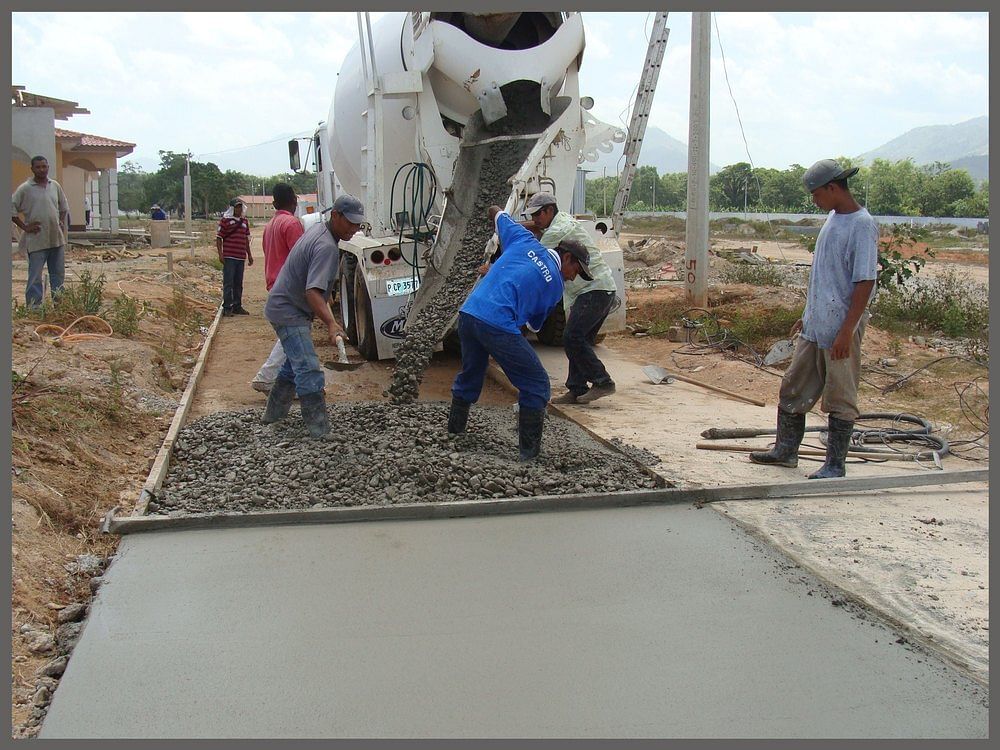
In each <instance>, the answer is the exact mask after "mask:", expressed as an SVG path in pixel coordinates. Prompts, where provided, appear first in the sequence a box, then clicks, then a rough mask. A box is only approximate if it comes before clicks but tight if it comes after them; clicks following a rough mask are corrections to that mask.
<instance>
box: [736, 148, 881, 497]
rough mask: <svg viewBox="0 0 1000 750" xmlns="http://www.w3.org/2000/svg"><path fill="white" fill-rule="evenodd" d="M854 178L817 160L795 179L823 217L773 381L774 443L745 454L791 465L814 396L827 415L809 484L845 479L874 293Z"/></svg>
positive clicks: (873, 227) (873, 240) (869, 223)
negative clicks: (800, 304)
mask: <svg viewBox="0 0 1000 750" xmlns="http://www.w3.org/2000/svg"><path fill="white" fill-rule="evenodd" d="M857 172H858V168H857V167H854V168H852V169H843V168H842V167H841V166H840V164H838V163H837V162H836V161H834V160H833V159H822V160H821V161H818V162H816V163H815V164H813V165H812V166H811V167H809V169H807V170H806V171H805V174H803V175H802V182H803V184H804V185H805V188H806V190H807V191H808V192H809V193H810V194H811V195H812V199H813V203H815V204H816V205H817V206H818V207H819V208H821V209H823V210H824V211H829V212H830V213H829V214H828V215H827V217H826V222H825V223H824V224H823V228H822V229H820V232H819V237H818V238H817V240H816V252H815V254H814V255H813V264H812V271H811V272H810V274H809V291H808V293H807V295H806V308H805V311H804V312H803V313H802V319H801V320H798V321H796V323H795V325H793V326H792V331H791V332H792V335H795V334H796V333H799V332H801V336H799V339H798V342H797V343H796V346H795V354H794V355H793V357H792V363H791V364H790V365H789V366H788V369H787V370H786V371H785V375H784V377H783V378H782V379H781V388H780V390H779V392H778V431H777V436H776V438H775V444H774V447H773V448H771V450H769V451H755V452H753V453H751V454H750V460H751V461H753V462H754V463H758V464H770V465H776V466H788V467H793V468H794V467H795V466H797V465H798V456H799V444H800V443H801V442H802V436H803V434H804V432H805V427H806V412H808V411H809V410H810V409H812V407H813V406H814V405H815V404H816V402H817V401H819V399H820V397H821V396H822V398H823V403H822V409H823V411H825V412H827V413H828V414H829V415H830V416H829V429H828V430H827V434H826V461H825V463H824V464H823V466H822V467H821V468H820V469H819V470H818V471H815V472H813V473H812V474H810V475H809V478H810V479H826V478H829V477H842V476H844V475H845V474H846V473H847V470H846V468H845V462H846V460H847V451H848V448H849V447H850V444H851V436H852V435H853V433H854V422H855V420H857V418H858V382H859V380H860V378H861V338H862V336H864V332H865V324H866V323H867V322H868V318H869V315H868V310H867V307H868V303H869V302H870V301H871V298H872V296H873V295H874V293H875V279H876V278H877V273H876V272H877V266H878V225H877V224H876V223H875V219H874V218H873V217H872V215H871V214H870V213H868V210H867V209H865V208H863V207H862V206H861V205H860V204H859V203H858V202H857V201H856V200H855V199H854V196H853V195H851V191H850V190H849V189H848V187H847V179H848V178H849V177H853V176H854V175H855V174H857Z"/></svg>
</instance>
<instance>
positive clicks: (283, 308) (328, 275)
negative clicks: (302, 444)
mask: <svg viewBox="0 0 1000 750" xmlns="http://www.w3.org/2000/svg"><path fill="white" fill-rule="evenodd" d="M364 220H365V209H364V206H363V205H362V204H361V201H359V200H358V199H357V198H355V197H354V196H352V195H341V196H340V197H339V198H337V200H335V201H334V202H333V209H332V210H331V211H330V219H329V221H327V222H325V223H322V224H315V225H314V226H312V227H310V228H309V229H308V230H307V231H306V232H305V234H303V235H302V236H301V237H300V238H299V239H298V241H297V242H296V243H295V244H294V245H293V246H292V250H291V252H290V253H289V254H288V258H287V260H286V261H285V265H284V266H282V268H281V271H280V273H278V278H277V279H276V280H275V282H274V286H273V287H271V291H270V293H269V294H268V296H267V303H266V304H265V305H264V317H265V318H267V320H268V322H269V323H270V324H271V326H272V327H273V328H274V331H275V333H277V334H278V338H279V339H280V340H281V346H282V348H283V349H284V350H285V357H286V359H285V364H284V365H283V366H282V368H281V370H280V371H279V372H278V377H277V378H276V379H275V381H274V385H273V386H271V390H270V392H269V393H268V396H267V406H266V407H265V408H264V416H263V417H262V418H261V421H262V422H263V423H264V424H270V423H272V422H277V421H279V420H281V419H284V418H285V417H286V416H288V412H289V410H290V409H291V407H292V400H293V399H294V398H295V394H296V393H297V394H298V396H299V404H300V406H301V407H302V421H303V422H305V425H306V427H307V428H308V430H309V434H310V435H311V436H312V437H314V438H319V437H323V436H324V435H326V434H327V433H328V432H329V431H330V421H329V418H328V417H327V414H326V399H325V398H324V395H323V386H324V384H325V382H326V380H325V378H324V377H323V368H322V367H321V366H320V362H319V357H318V356H317V355H316V349H315V348H314V347H313V343H312V321H313V318H319V319H320V320H322V321H323V322H324V323H326V327H327V331H328V336H329V339H330V343H331V344H332V345H334V346H336V344H337V341H336V336H337V332H338V330H339V329H338V328H337V324H336V322H335V321H334V319H333V313H332V312H331V311H330V304H329V302H330V294H331V292H332V291H333V285H334V283H336V279H337V269H338V267H339V265H340V241H341V240H347V239H350V238H351V237H353V236H354V234H355V232H357V231H358V230H359V229H360V228H361V224H362V223H363V222H364Z"/></svg>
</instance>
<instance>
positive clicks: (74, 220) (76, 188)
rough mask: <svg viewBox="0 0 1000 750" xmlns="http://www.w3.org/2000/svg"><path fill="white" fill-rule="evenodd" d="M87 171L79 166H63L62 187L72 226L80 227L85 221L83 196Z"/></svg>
mask: <svg viewBox="0 0 1000 750" xmlns="http://www.w3.org/2000/svg"><path fill="white" fill-rule="evenodd" d="M86 179H87V173H86V172H84V171H83V170H82V169H80V168H79V167H74V166H70V165H66V166H65V167H63V176H62V183H61V184H62V188H63V192H64V193H66V201H67V202H68V203H69V217H70V221H71V224H72V226H79V227H82V226H83V225H84V224H85V223H86V222H85V218H84V217H85V214H84V206H83V197H84V188H85V183H86Z"/></svg>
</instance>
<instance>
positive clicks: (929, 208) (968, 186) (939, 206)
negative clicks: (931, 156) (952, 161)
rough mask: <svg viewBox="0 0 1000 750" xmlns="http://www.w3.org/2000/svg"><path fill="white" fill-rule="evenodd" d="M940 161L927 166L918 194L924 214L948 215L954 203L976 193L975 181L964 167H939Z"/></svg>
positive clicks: (921, 211)
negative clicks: (920, 191) (925, 177)
mask: <svg viewBox="0 0 1000 750" xmlns="http://www.w3.org/2000/svg"><path fill="white" fill-rule="evenodd" d="M940 166H942V165H941V163H940V162H935V164H934V165H932V166H930V167H929V168H927V172H926V174H927V179H925V180H924V184H923V191H922V193H921V195H920V200H919V205H920V213H922V214H923V215H924V216H950V215H952V213H953V212H954V210H955V204H956V203H958V202H959V201H961V200H966V199H969V198H971V197H972V196H973V195H975V193H976V183H975V182H973V180H972V177H971V176H970V175H969V173H968V172H966V171H965V170H964V169H949V168H947V167H948V165H946V164H945V165H943V166H944V167H945V169H940V168H939V167H940Z"/></svg>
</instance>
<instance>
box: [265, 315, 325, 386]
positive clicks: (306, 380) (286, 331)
mask: <svg viewBox="0 0 1000 750" xmlns="http://www.w3.org/2000/svg"><path fill="white" fill-rule="evenodd" d="M271 327H272V328H274V332H275V333H277V334H278V338H279V339H280V340H281V348H282V349H284V350H285V358H286V359H285V364H283V365H282V366H281V370H279V371H278V378H277V379H278V380H288V381H291V382H293V383H295V392H296V393H297V394H298V395H299V398H300V399H301V398H302V397H303V396H308V395H310V394H312V393H321V392H322V391H323V386H324V385H326V378H325V377H324V376H323V368H322V366H321V365H320V363H319V357H318V356H317V355H316V347H314V346H313V342H312V326H311V325H304V326H282V325H277V324H275V323H272V324H271Z"/></svg>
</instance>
